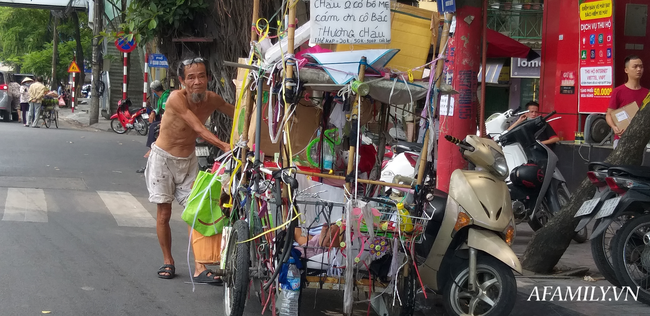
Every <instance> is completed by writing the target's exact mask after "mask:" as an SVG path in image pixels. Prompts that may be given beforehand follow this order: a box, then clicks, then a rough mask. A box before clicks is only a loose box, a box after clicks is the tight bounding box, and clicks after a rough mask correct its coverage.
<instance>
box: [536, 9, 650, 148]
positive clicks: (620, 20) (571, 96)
mask: <svg viewBox="0 0 650 316" xmlns="http://www.w3.org/2000/svg"><path fill="white" fill-rule="evenodd" d="M649 5H650V0H625V1H622V0H582V1H581V0H563V1H549V2H548V3H546V4H545V6H544V21H545V23H544V28H543V37H544V45H543V48H542V56H543V57H542V68H541V78H540V85H541V88H540V101H541V105H542V109H541V110H542V111H543V112H550V111H553V110H555V111H557V112H558V114H559V116H561V117H562V119H560V120H557V121H554V122H552V123H551V125H552V126H553V127H554V129H555V130H556V131H557V132H558V134H561V135H562V136H561V137H562V138H564V140H573V139H574V135H575V133H576V132H584V133H585V138H587V134H588V133H590V132H592V133H593V132H594V130H593V127H594V126H595V125H594V124H600V126H603V125H602V124H603V121H602V120H603V119H604V117H603V116H602V113H605V112H606V110H607V105H608V103H609V98H610V93H611V91H612V89H613V88H614V87H616V86H619V85H621V84H624V83H625V78H626V77H625V76H626V75H625V72H624V66H623V65H624V60H625V58H626V57H627V56H629V55H637V56H639V57H640V58H641V59H642V60H643V61H644V62H645V63H646V65H648V64H650V50H647V49H646V47H648V46H649V45H650V39H648V37H647V36H646V35H647V34H648V31H650V30H649V29H648V23H647V13H648V6H649ZM641 85H642V86H644V87H650V74H645V76H644V77H643V78H642V80H641ZM599 114H600V115H599ZM588 118H589V119H588ZM602 136H604V135H602ZM592 142H593V141H592Z"/></svg>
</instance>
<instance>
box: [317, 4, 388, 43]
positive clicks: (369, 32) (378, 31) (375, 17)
mask: <svg viewBox="0 0 650 316" xmlns="http://www.w3.org/2000/svg"><path fill="white" fill-rule="evenodd" d="M310 3H311V10H310V17H311V19H310V22H311V42H313V43H317V44H387V43H390V35H391V12H390V8H391V1H390V0H312V1H310Z"/></svg>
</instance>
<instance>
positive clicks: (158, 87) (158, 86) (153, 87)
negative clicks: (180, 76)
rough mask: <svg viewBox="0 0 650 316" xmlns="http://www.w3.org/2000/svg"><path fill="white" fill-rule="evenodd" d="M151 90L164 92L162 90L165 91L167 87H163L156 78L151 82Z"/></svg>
mask: <svg viewBox="0 0 650 316" xmlns="http://www.w3.org/2000/svg"><path fill="white" fill-rule="evenodd" d="M151 90H153V91H156V92H162V91H165V88H163V85H162V83H161V82H160V81H159V80H154V81H153V82H152V83H151Z"/></svg>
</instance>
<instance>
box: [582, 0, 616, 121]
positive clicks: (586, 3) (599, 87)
mask: <svg viewBox="0 0 650 316" xmlns="http://www.w3.org/2000/svg"><path fill="white" fill-rule="evenodd" d="M580 2H581V4H580V73H579V78H580V80H579V83H580V84H579V93H580V96H579V98H578V111H579V112H580V113H604V112H606V111H607V105H608V104H609V96H610V94H611V93H612V89H613V88H614V69H613V68H614V67H613V65H614V23H613V15H612V12H613V6H612V0H583V1H580Z"/></svg>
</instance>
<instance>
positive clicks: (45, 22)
mask: <svg viewBox="0 0 650 316" xmlns="http://www.w3.org/2000/svg"><path fill="white" fill-rule="evenodd" d="M78 14H79V24H80V25H79V28H80V33H81V44H82V49H83V51H84V52H87V53H86V55H88V56H89V53H90V51H91V47H92V46H91V45H92V30H91V29H90V28H89V27H88V15H87V14H86V13H78ZM52 20H53V19H52V18H51V15H50V11H49V10H39V9H23V8H12V7H0V61H1V62H3V63H5V64H8V65H10V66H13V67H14V68H15V69H19V70H20V72H25V73H33V74H36V75H41V76H43V77H46V78H49V77H50V76H51V74H52V55H53V52H52V37H53V36H52ZM75 27H76V26H75V25H74V23H73V19H71V18H70V17H65V18H63V19H62V20H60V23H59V25H58V27H57V31H58V34H59V46H58V53H59V58H58V67H57V78H67V77H68V73H67V70H68V66H70V63H71V62H72V59H73V55H74V51H75V50H76V42H75V39H74V35H75ZM77 63H78V64H79V67H82V64H83V63H82V62H81V61H78V62H77Z"/></svg>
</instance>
